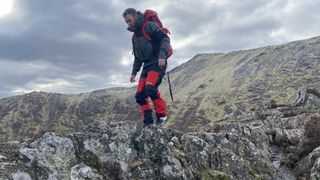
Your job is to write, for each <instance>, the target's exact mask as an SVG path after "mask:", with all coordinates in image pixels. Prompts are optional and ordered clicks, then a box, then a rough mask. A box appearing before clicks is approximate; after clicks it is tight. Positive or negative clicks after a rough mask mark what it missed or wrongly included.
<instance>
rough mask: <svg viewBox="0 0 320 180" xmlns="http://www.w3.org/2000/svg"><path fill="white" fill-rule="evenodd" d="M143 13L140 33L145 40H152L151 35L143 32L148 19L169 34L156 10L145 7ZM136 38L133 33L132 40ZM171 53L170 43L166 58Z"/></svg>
mask: <svg viewBox="0 0 320 180" xmlns="http://www.w3.org/2000/svg"><path fill="white" fill-rule="evenodd" d="M143 14H144V20H143V25H142V34H143V37H144V38H145V39H146V40H148V41H152V39H151V37H150V36H149V35H148V34H147V33H146V32H145V26H146V25H147V22H149V21H151V22H154V23H156V24H157V25H158V26H159V27H160V28H161V29H162V30H163V31H164V32H165V33H166V34H171V33H170V31H169V30H168V29H167V28H165V27H163V25H162V22H161V21H160V19H159V17H158V13H157V12H156V11H153V10H150V9H147V10H146V11H145V12H144V13H143ZM136 38H137V37H136V35H135V34H133V35H132V41H133V42H134V41H135V39H136ZM172 54H173V49H172V47H171V45H170V47H169V49H168V50H167V59H168V58H169V57H170V56H172Z"/></svg>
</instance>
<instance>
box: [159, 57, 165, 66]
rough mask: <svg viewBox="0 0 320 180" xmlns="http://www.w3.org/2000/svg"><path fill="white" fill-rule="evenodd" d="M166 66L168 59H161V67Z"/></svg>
mask: <svg viewBox="0 0 320 180" xmlns="http://www.w3.org/2000/svg"><path fill="white" fill-rule="evenodd" d="M165 66H166V60H165V59H159V67H160V68H164V67H165Z"/></svg>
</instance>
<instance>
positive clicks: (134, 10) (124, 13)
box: [122, 8, 138, 17]
mask: <svg viewBox="0 0 320 180" xmlns="http://www.w3.org/2000/svg"><path fill="white" fill-rule="evenodd" d="M128 14H130V15H132V16H133V17H137V14H138V11H137V10H136V9H134V8H128V9H126V10H125V11H124V12H123V13H122V16H123V17H126V16H127V15H128Z"/></svg>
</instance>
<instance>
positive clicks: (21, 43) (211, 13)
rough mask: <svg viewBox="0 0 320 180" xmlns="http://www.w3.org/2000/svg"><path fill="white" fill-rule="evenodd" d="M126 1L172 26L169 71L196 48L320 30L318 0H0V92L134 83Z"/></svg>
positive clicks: (217, 48) (72, 90)
mask: <svg viewBox="0 0 320 180" xmlns="http://www.w3.org/2000/svg"><path fill="white" fill-rule="evenodd" d="M128 7H133V8H136V9H137V10H140V11H142V12H143V11H144V10H145V9H153V10H156V11H157V12H158V14H159V17H160V19H161V20H162V22H163V24H164V26H165V27H167V28H168V29H169V30H170V31H171V35H170V39H171V44H172V46H173V49H174V55H173V56H172V57H171V58H170V59H169V65H168V70H170V69H172V68H174V67H176V66H178V65H180V64H182V63H184V62H186V61H188V60H189V59H191V58H192V57H193V56H195V55H196V54H199V53H208V52H210V53H218V52H223V53H228V52H231V51H236V50H243V49H250V48H257V47H263V46H268V45H274V44H281V43H286V42H289V41H294V40H299V39H306V38H310V37H314V36H318V35H320V26H319V22H320V13H319V12H320V0H303V1H301V0H268V1H267V0H241V1H235V0H233V1H231V0H223V1H221V0H206V1H204V0H161V1H159V0H134V1H133V0H131V1H129V0H90V1H89V0H54V1H44V0H0V98H4V97H8V96H13V95H19V94H25V93H28V92H31V91H46V92H56V93H64V94H77V93H84V92H91V91H94V90H98V89H105V88H109V87H130V86H134V85H136V83H129V77H130V74H131V69H132V63H133V56H132V54H131V52H132V45H131V36H132V34H131V32H129V31H127V29H126V28H127V25H126V24H125V22H124V20H123V18H122V13H123V11H124V10H125V9H126V8H128ZM137 78H138V77H137Z"/></svg>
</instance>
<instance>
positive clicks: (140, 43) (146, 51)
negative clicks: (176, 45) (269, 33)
mask: <svg viewBox="0 0 320 180" xmlns="http://www.w3.org/2000/svg"><path fill="white" fill-rule="evenodd" d="M143 20H144V15H143V14H142V13H141V12H138V17H137V20H136V24H135V30H132V29H130V28H128V30H129V31H131V32H134V33H135V38H133V40H132V45H133V53H134V63H133V69H132V75H136V74H137V72H139V71H140V69H141V66H142V64H143V67H147V66H150V65H152V64H154V63H158V60H159V59H166V57H167V54H168V50H169V47H170V39H169V37H168V35H167V34H166V33H165V32H164V31H163V30H162V29H161V28H160V27H159V26H158V25H157V24H156V23H154V22H147V24H146V26H145V29H144V30H145V32H146V33H147V34H148V35H149V36H150V37H151V39H152V41H151V42H150V41H148V40H147V39H146V38H144V36H143V33H142V26H143Z"/></svg>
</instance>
